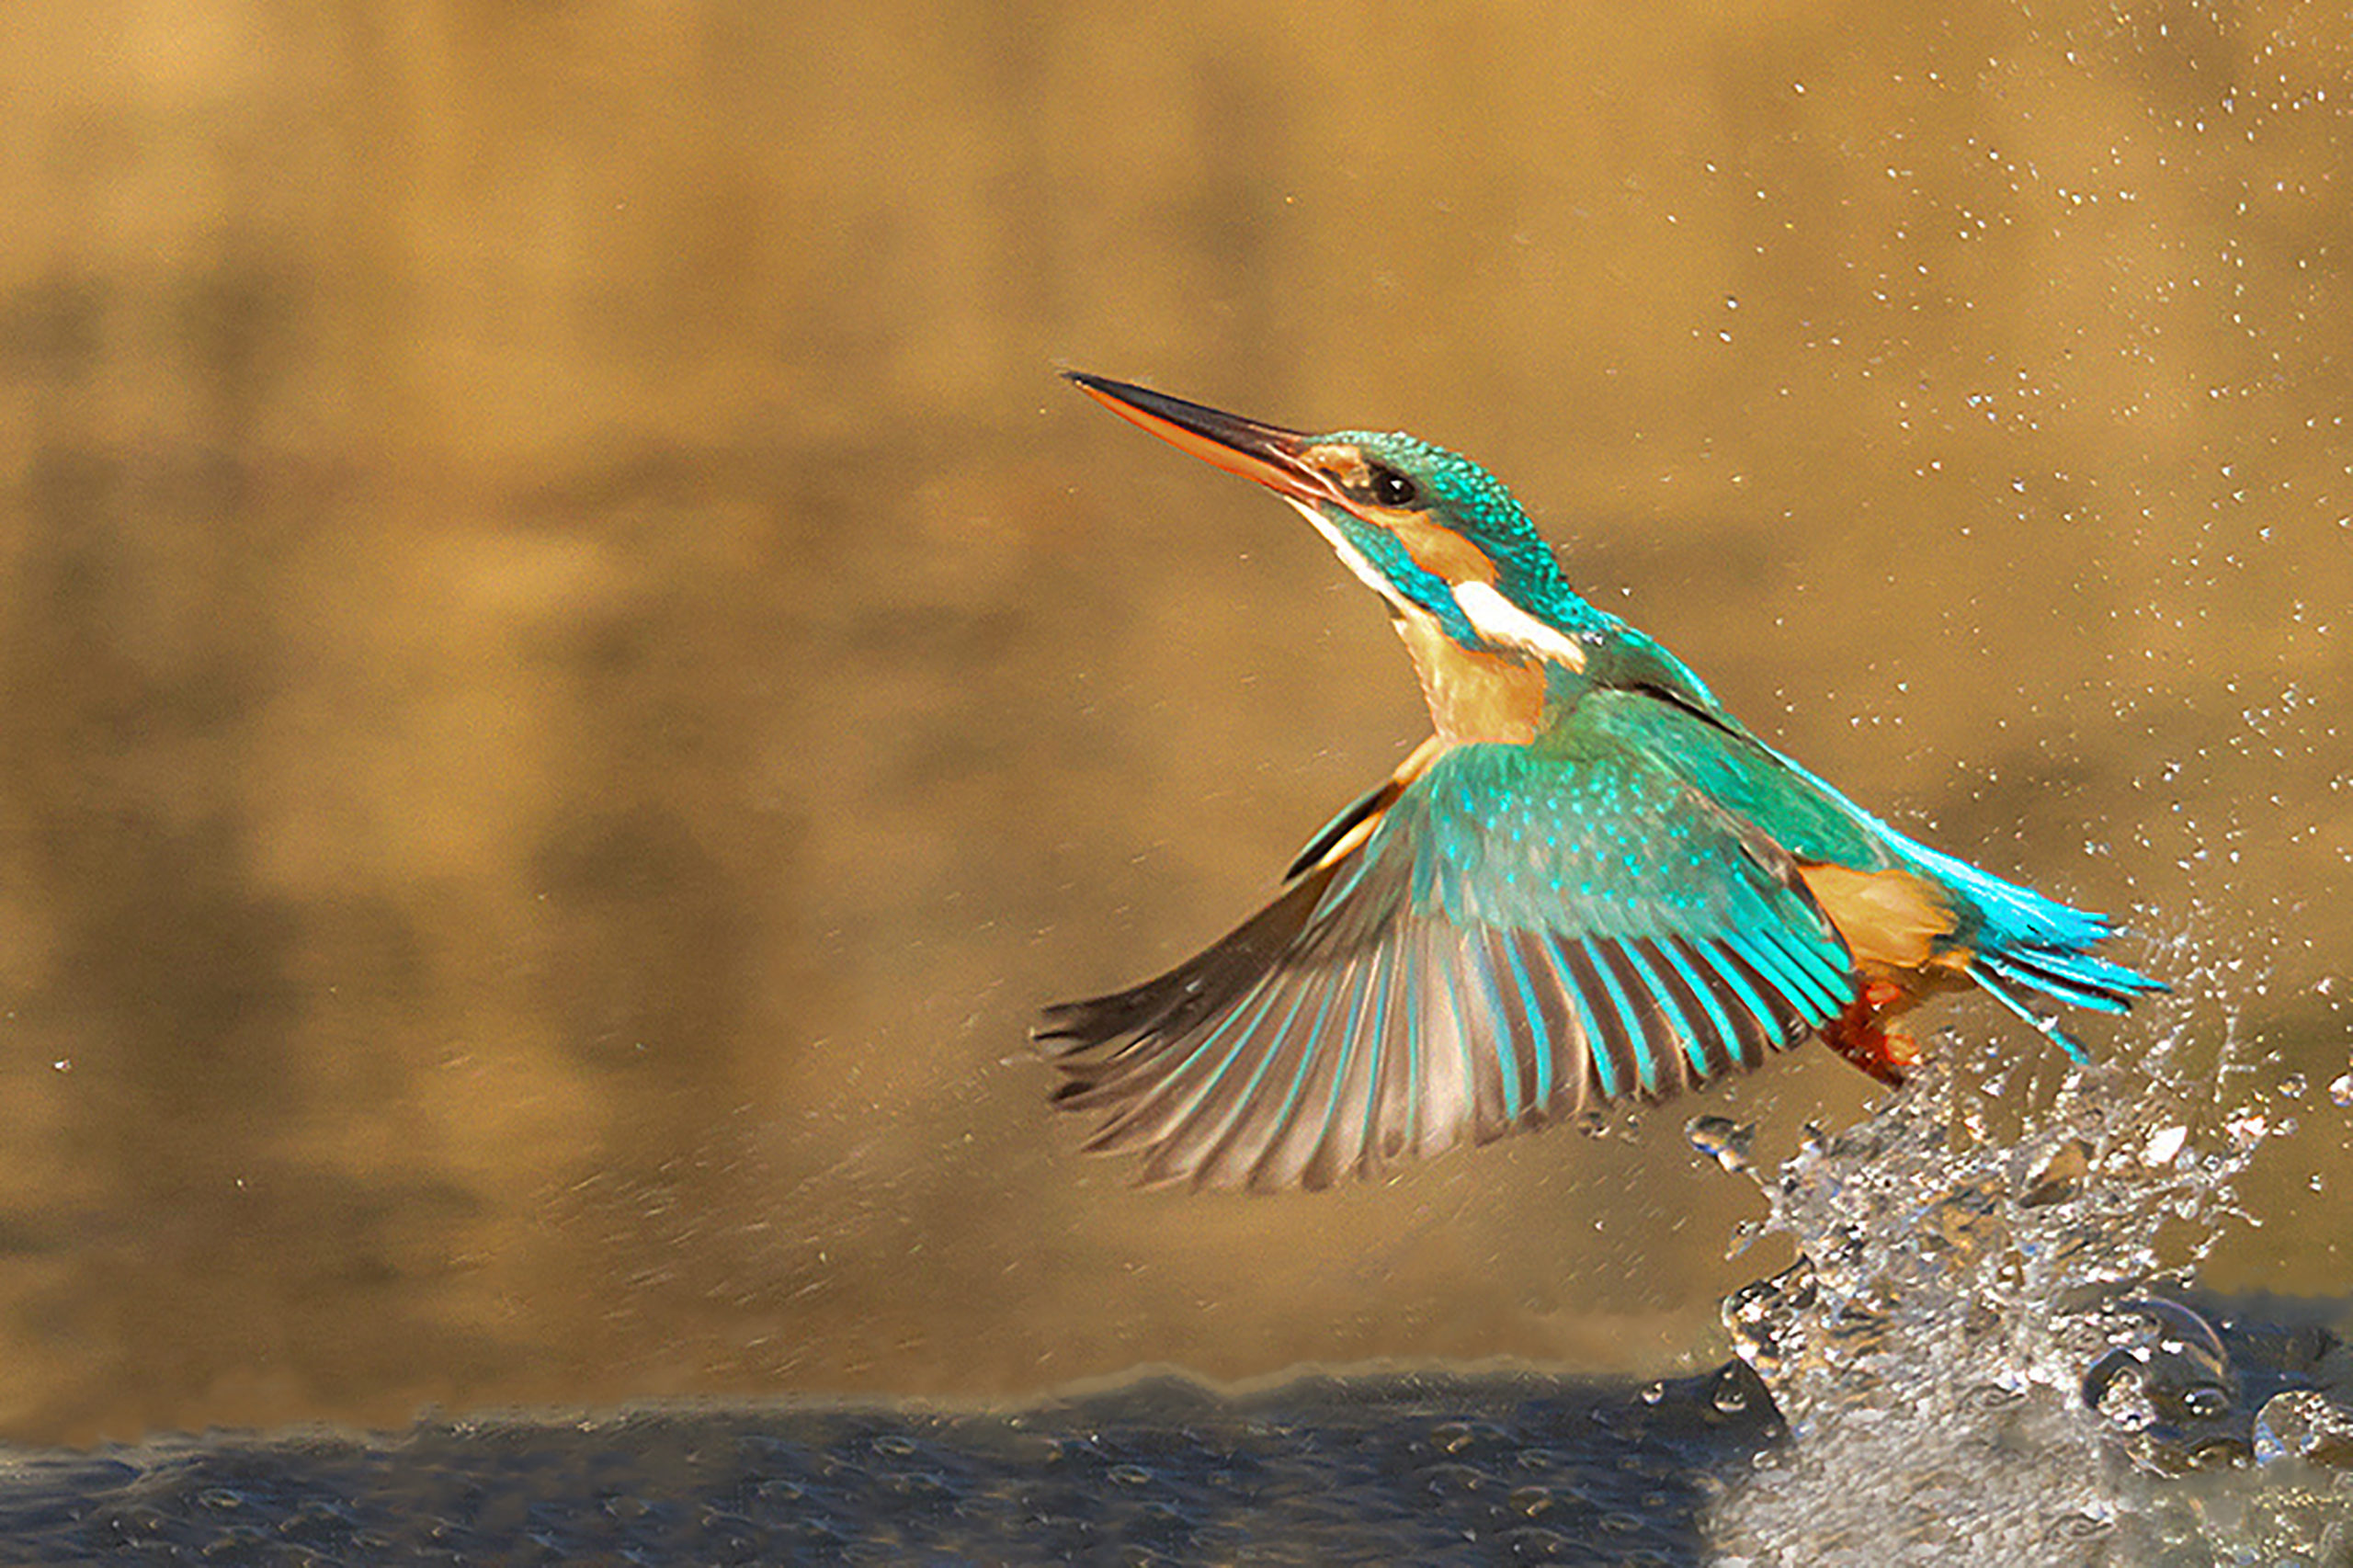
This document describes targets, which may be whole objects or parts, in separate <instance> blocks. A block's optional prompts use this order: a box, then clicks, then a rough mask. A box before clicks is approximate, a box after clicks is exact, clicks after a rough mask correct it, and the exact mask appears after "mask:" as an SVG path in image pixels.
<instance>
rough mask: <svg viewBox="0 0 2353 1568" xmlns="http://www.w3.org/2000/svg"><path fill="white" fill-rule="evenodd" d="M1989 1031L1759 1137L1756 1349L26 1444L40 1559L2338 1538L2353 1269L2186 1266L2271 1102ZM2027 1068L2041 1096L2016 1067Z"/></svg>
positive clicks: (9, 1490) (1723, 1125)
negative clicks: (2009, 1042) (1955, 1062)
mask: <svg viewBox="0 0 2353 1568" xmlns="http://www.w3.org/2000/svg"><path fill="white" fill-rule="evenodd" d="M2004 1071H2005V1070H2004V1069H2002V1068H2001V1067H1999V1066H1998V1065H1995V1062H1994V1061H1993V1059H1992V1058H1990V1057H1989V1058H1987V1059H1985V1060H1984V1061H1983V1062H1979V1063H1978V1064H1977V1067H1976V1069H1975V1070H1972V1068H1971V1067H1970V1066H1969V1065H1968V1064H1967V1063H1964V1064H1963V1066H1962V1067H1961V1069H1959V1070H1957V1071H1954V1072H1951V1073H1946V1072H1943V1071H1935V1072H1931V1073H1929V1074H1926V1075H1924V1076H1923V1077H1922V1078H1921V1080H1920V1081H1918V1082H1917V1083H1915V1085H1913V1086H1911V1087H1909V1088H1907V1089H1906V1090H1904V1092H1903V1093H1901V1094H1898V1095H1895V1096H1891V1097H1890V1098H1889V1099H1888V1100H1887V1101H1886V1102H1885V1103H1883V1104H1882V1105H1881V1107H1880V1108H1878V1110H1877V1111H1876V1112H1875V1113H1873V1114H1872V1115H1871V1116H1870V1117H1869V1118H1868V1119H1866V1120H1865V1121H1863V1122H1862V1123H1861V1124H1859V1125H1858V1126H1857V1127H1854V1128H1852V1129H1849V1130H1847V1131H1843V1132H1839V1133H1836V1134H1833V1133H1827V1132H1816V1133H1814V1134H1813V1135H1812V1136H1811V1137H1810V1138H1809V1139H1808V1140H1807V1142H1806V1144H1805V1146H1804V1147H1803V1148H1802V1149H1801V1150H1800V1152H1799V1153H1797V1154H1796V1155H1794V1156H1793V1157H1792V1158H1790V1160H1788V1161H1787V1162H1785V1163H1783V1164H1782V1165H1779V1167H1778V1168H1774V1169H1771V1170H1755V1169H1751V1168H1749V1166H1748V1165H1747V1162H1746V1158H1745V1153H1744V1151H1745V1147H1746V1143H1747V1139H1746V1136H1745V1130H1743V1129H1740V1128H1738V1127H1735V1126H1733V1124H1731V1123H1728V1122H1724V1121H1722V1120H1720V1119H1707V1118H1698V1117H1695V1118H1694V1119H1693V1122H1692V1124H1691V1125H1692V1136H1693V1141H1694V1142H1695V1143H1697V1144H1699V1146H1701V1147H1702V1148H1704V1149H1706V1150H1708V1151H1709V1152H1710V1153H1713V1154H1715V1155H1716V1157H1717V1158H1718V1159H1719V1160H1720V1161H1721V1162H1722V1163H1723V1164H1724V1165H1725V1166H1726V1168H1727V1171H1728V1173H1729V1174H1728V1175H1727V1176H1726V1179H1728V1180H1754V1181H1756V1183H1757V1184H1758V1186H1759V1188H1760V1190H1761V1191H1762V1192H1763V1194H1764V1197H1765V1199H1766V1201H1767V1205H1768V1218H1767V1220H1766V1221H1764V1228H1766V1229H1769V1230H1775V1231H1779V1232H1783V1233H1788V1234H1789V1235H1790V1236H1791V1237H1792V1238H1793V1239H1794V1240H1795V1242H1796V1243H1797V1244H1798V1247H1799V1250H1800V1254H1801V1256H1800V1261H1799V1262H1798V1264H1796V1265H1795V1266H1794V1267H1791V1268H1790V1269H1788V1270H1786V1271H1784V1272H1783V1273H1782V1274H1780V1275H1778V1276H1776V1277H1774V1278H1770V1279H1765V1280H1759V1281H1757V1282H1756V1283H1755V1284H1753V1285H1751V1286H1749V1287H1748V1288H1746V1289H1745V1290H1742V1291H1740V1292H1738V1293H1736V1294H1735V1295H1734V1296H1733V1298H1731V1299H1730V1300H1729V1301H1727V1302H1726V1303H1725V1322H1726V1326H1727V1329H1728V1330H1729V1332H1730V1334H1731V1336H1732V1339H1733V1344H1734V1346H1735V1348H1736V1349H1737V1351H1738V1352H1739V1358H1738V1359H1736V1360H1734V1361H1733V1362H1731V1363H1729V1364H1728V1365H1727V1366H1725V1367H1724V1368H1722V1369H1719V1370H1717V1371H1715V1372H1712V1373H1710V1374H1707V1375H1705V1376H1701V1377H1697V1378H1689V1379H1684V1380H1679V1381H1669V1382H1661V1383H1652V1384H1649V1385H1641V1384H1635V1383H1629V1382H1621V1381H1594V1380H1586V1379H1576V1378H1565V1377H1561V1376H1556V1375H1551V1374H1547V1373H1545V1372H1542V1371H1539V1370H1534V1369H1419V1370H1388V1371H1382V1372H1377V1373H1359V1374H1351V1375H1333V1376H1309V1377H1303V1378H1301V1379H1298V1380H1295V1381H1288V1382H1284V1383H1281V1384H1279V1385H1275V1386H1269V1387H1266V1388H1261V1389H1256V1390H1247V1391H1237V1390H1219V1389H1212V1388H1208V1387H1204V1386H1202V1385H1199V1384H1197V1383H1194V1382H1191V1381H1186V1380H1185V1379H1183V1378H1181V1377H1178V1376H1174V1375H1165V1374H1162V1375H1147V1376H1142V1377H1140V1378H1138V1379H1137V1380H1135V1381H1131V1382H1129V1383H1127V1384H1125V1385H1123V1386H1120V1387H1117V1388H1113V1389H1108V1390H1102V1391H1097V1392H1088V1393H1084V1394H1076V1395H1073V1396H1071V1397H1067V1398H1064V1399H1061V1400H1058V1401H1054V1402H1051V1403H1044V1404H1040V1405H1038V1406H1035V1407H1031V1408H1025V1409H1015V1410H939V1409H928V1408H915V1407H908V1406H904V1405H888V1404H872V1403H868V1404H857V1405H849V1404H818V1403H806V1402H798V1403H758V1404H725V1405H722V1404H697V1405H691V1406H683V1407H675V1408H664V1409H654V1410H642V1411H632V1412H622V1413H618V1414H612V1415H597V1416H589V1417H584V1418H574V1417H569V1416H565V1415H540V1414H530V1415H517V1416H513V1417H497V1418H482V1419H467V1420H428V1421H426V1422H423V1423H421V1424H419V1425H418V1426H415V1428H413V1429H412V1430H409V1431H406V1432H401V1433H393V1434H382V1435H373V1436H361V1435H354V1434H347V1433H321V1434H278V1435H270V1436H258V1437H257V1436H239V1435H229V1436H223V1435H210V1436H207V1437H193V1438H175V1439H167V1440H160V1441H155V1442H151V1443H147V1444H143V1445H141V1446H137V1447H131V1448H117V1449H102V1450H97V1451H90V1452H37V1451H22V1450H19V1451H16V1452H13V1453H10V1454H8V1455H6V1458H5V1460H0V1542H5V1543H6V1560H7V1561H9V1562H25V1563H62V1562H92V1561H105V1562H267V1563H277V1562H285V1563H317V1564H335V1563H451V1564H455V1563H522V1562H548V1563H557V1562H562V1563H578V1562H644V1563H688V1562H694V1563H704V1562H708V1563H779V1562H813V1563H820V1562H844V1563H901V1562H941V1563H949V1562H955V1563H963V1562H974V1563H981V1562H986V1563H999V1562H1003V1563H1027V1562H1038V1563H1048V1562H1135V1563H1159V1562H1166V1563H1194V1562H1233V1563H1302V1564H1310V1563H1334V1562H1377V1563H1401V1562H1402V1563H1495V1562H1582V1563H1652V1564H1680V1563H1692V1564H1696V1563H1722V1564H1758V1565H1762V1564H1768V1563H1771V1564H1799V1563H1804V1564H1809V1565H1814V1564H1825V1563H1852V1564H1857V1565H1862V1564H1888V1563H1907V1562H1919V1563H1987V1564H1996V1563H1998V1564H2008V1563H2020V1564H2027V1563H2032V1564H2086V1565H2091V1564H2142V1563H2149V1564H2161V1565H2165V1568H2174V1565H2188V1564H2201V1565H2202V1564H2215V1563H2234V1564H2236V1563H2246V1564H2264V1565H2267V1568H2268V1565H2271V1564H2286V1563H2300V1564H2336V1565H2347V1564H2353V1350H2348V1348H2347V1345H2346V1344H2345V1342H2344V1340H2343V1338H2342V1337H2341V1334H2342V1331H2343V1330H2344V1329H2345V1328H2346V1326H2347V1321H2348V1313H2347V1308H2346V1303H2341V1302H2326V1301H2288V1300H2282V1299H2278V1298H2253V1297H2242V1298H2237V1299H2225V1298H2221V1297H2216V1296H2213V1295H2211V1294H2207V1293H2203V1292H2201V1291H2200V1290H2198V1289H2197V1288H2196V1286H2195V1282H2194V1275H2195V1267H2196V1263H2197V1260H2198V1258H2199V1257H2200V1256H2203V1253H2204V1251H2205V1249H2206V1248H2207V1247H2208V1246H2210V1245H2211V1238H2212V1237H2213V1236H2215V1235H2217V1234H2219V1233H2222V1230H2224V1229H2225V1228H2227V1227H2228V1226H2229V1225H2230V1224H2232V1223H2234V1222H2238V1221H2242V1220H2243V1219H2244V1217H2243V1216H2240V1215H2239V1214H2238V1210H2237V1201H2238V1200H2237V1198H2236V1193H2235V1187H2234V1182H2235V1180H2236V1178H2237V1176H2239V1175H2240V1174H2241V1173H2242V1172H2243V1171H2244V1170H2245V1165H2246V1162H2247V1161H2248V1159H2250V1158H2251V1157H2252V1155H2253V1153H2254V1152H2255V1150H2256V1148H2257V1147H2259V1146H2260V1145H2261V1144H2262V1143H2263V1142H2265V1141H2267V1140H2268V1139H2271V1138H2275V1137H2279V1136H2282V1135H2286V1134H2287V1133H2288V1132H2289V1131H2290V1128H2289V1127H2288V1125H2287V1123H2285V1122H2284V1121H2282V1120H2280V1119H2277V1118H2276V1117H2273V1116H2270V1115H2268V1114H2267V1113H2266V1112H2264V1111H2263V1110H2262V1109H2261V1108H2259V1107H2256V1106H2252V1105H2238V1106H2234V1105H2230V1104H2227V1103H2224V1100H2223V1097H2222V1090H2221V1089H2220V1088H2219V1087H2218V1086H2217V1085H2220V1084H2221V1083H2222V1082H2223V1081H2224V1079H2223V1077H2222V1076H2220V1075H2213V1074H2209V1075H2206V1076H2202V1077H2192V1076H2190V1075H2188V1074H2183V1073H2182V1072H2180V1071H2179V1070H2178V1069H2177V1067H2176V1066H2175V1064H2174V1063H2173V1062H2172V1061H2171V1059H2170V1053H2169V1051H2168V1050H2167V1049H2166V1048H2165V1047H2162V1046H2161V1047H2160V1048H2158V1049H2157V1050H2155V1051H2152V1052H2151V1053H2150V1054H2149V1056H2148V1057H2147V1059H2146V1060H2143V1061H2142V1062H2136V1063H2134V1064H2132V1065H2131V1066H2129V1067H2125V1066H2108V1067H2097V1068H2093V1069H2089V1070H2083V1071H2077V1072H2075V1073H2072V1074H2069V1075H2068V1077H2067V1078H2066V1079H2065V1081H2064V1082H2063V1083H2062V1084H2061V1085H2058V1087H2057V1089H2056V1091H2055V1093H2052V1094H2049V1095H2047V1096H2043V1098H2044V1101H2045V1103H2044V1104H2043V1108H2041V1109H2040V1110H2039V1111H2037V1112H2036V1113H2035V1114H2033V1115H2031V1116H2020V1115H2019V1114H2018V1112H2016V1110H2015V1109H2014V1107H2015V1106H2016V1105H2017V1104H2018V1102H2019V1100H2020V1097H2021V1096H2020V1095H2019V1093H2018V1088H2019V1086H2018V1085H2015V1084H2012V1083H2010V1082H2008V1081H2006V1079H2005V1078H2004V1076H2003V1073H2004ZM2026 1097H2027V1098H2028V1099H2029V1100H2031V1099H2032V1098H2033V1096H2026Z"/></svg>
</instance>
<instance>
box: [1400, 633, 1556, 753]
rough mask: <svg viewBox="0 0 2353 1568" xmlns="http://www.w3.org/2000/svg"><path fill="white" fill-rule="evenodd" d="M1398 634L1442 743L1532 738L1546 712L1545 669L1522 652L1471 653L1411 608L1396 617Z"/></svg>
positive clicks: (1517, 741)
mask: <svg viewBox="0 0 2353 1568" xmlns="http://www.w3.org/2000/svg"><path fill="white" fill-rule="evenodd" d="M1397 635H1398V636H1399V637H1401V638H1403V639H1404V643H1405V651H1406V652H1407V653H1410V654H1412V655H1413V658H1414V672H1415V674H1416V675H1418V676H1421V677H1422V698H1423V700H1425V701H1426V702H1427V703H1428V704H1429V707H1430V722H1431V724H1432V725H1433V726H1435V727H1436V729H1437V730H1438V739H1439V741H1440V742H1442V743H1444V744H1448V745H1453V744H1457V743H1459V742H1462V741H1509V742H1511V743H1512V744H1515V745H1526V744H1528V743H1529V741H1532V740H1534V739H1535V738H1536V722H1537V721H1538V720H1539V719H1540V718H1541V717H1542V715H1543V712H1544V671H1543V669H1542V668H1541V667H1540V665H1538V664H1537V663H1536V661H1534V660H1533V659H1530V658H1528V657H1527V656H1526V655H1524V654H1520V653H1472V651H1471V650H1469V649H1467V648H1465V647H1463V646H1462V644H1461V643H1460V642H1456V641H1455V640H1454V639H1453V638H1451V637H1449V636H1448V635H1447V634H1446V633H1445V631H1442V630H1441V629H1440V628H1439V626H1438V622H1437V621H1435V620H1433V619H1430V618H1429V617H1428V616H1427V615H1423V614H1421V613H1419V612H1418V611H1415V610H1404V611H1401V612H1399V614H1398V616H1397Z"/></svg>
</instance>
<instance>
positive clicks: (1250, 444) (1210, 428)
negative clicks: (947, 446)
mask: <svg viewBox="0 0 2353 1568" xmlns="http://www.w3.org/2000/svg"><path fill="white" fill-rule="evenodd" d="M1063 377H1064V378H1065V379H1067V380H1069V381H1073V382H1074V383H1076V385H1077V386H1078V388H1079V390H1080V391H1082V392H1085V393H1086V395H1087V396H1089V397H1091V398H1093V399H1094V400H1095V401H1096V402H1097V403H1101V404H1102V405H1103V406H1104V407H1106V408H1108V409H1109V410H1110V411H1111V412H1112V413H1114V414H1116V415H1119V416H1120V418H1122V419H1124V420H1126V421H1128V422H1129V423H1130V424H1131V425H1135V426H1140V427H1142V428H1143V429H1146V430H1149V431H1151V432H1152V433H1153V434H1154V435H1155V436H1157V437H1160V438H1161V439H1162V440H1164V441H1166V442H1168V443H1169V444H1170V445H1172V446H1176V447H1181V448H1183V449H1185V450H1186V451H1188V452H1190V453H1192V454H1193V455H1194V456H1195V457H1197V458H1201V459H1204V460H1207V461H1210V462H1212V463H1215V464H1216V465H1217V466H1218V467H1220V468H1222V469H1223V470H1225V472H1228V473H1238V474H1240V475H1241V476H1242V477H1243V478H1245V479H1254V480H1256V481H1257V482H1258V483H1260V484H1263V485H1265V486H1266V487H1267V489H1269V490H1272V491H1274V492H1275V493H1276V494H1279V495H1284V496H1288V497H1290V498H1293V499H1296V500H1300V501H1304V502H1311V503H1312V502H1317V501H1336V500H1339V499H1340V496H1339V494H1338V493H1337V491H1336V489H1335V488H1334V486H1333V483H1332V481H1331V480H1330V479H1329V478H1328V477H1326V476H1325V475H1324V472H1322V471H1321V470H1319V469H1316V468H1313V467H1311V466H1310V465H1309V464H1308V463H1307V462H1306V461H1305V460H1303V457H1302V454H1304V453H1305V452H1306V451H1307V449H1308V448H1309V447H1311V446H1313V444H1314V437H1312V436H1307V435H1303V434H1302V433H1301V432H1299V431H1297V430H1286V429H1284V428H1282V427H1281V426H1279V425H1261V424H1259V423H1258V422H1257V421H1256V420H1255V419H1245V418H1243V417H1242V416H1241V415H1238V414H1226V413H1222V412H1221V411H1219V410H1217V409H1214V408H1205V407H1203V406H1202V405H1201V404H1199V403H1187V402H1186V401H1185V400H1184V399H1183V398H1180V397H1170V396H1168V395H1167V394H1166V393H1165V392H1154V391H1152V390H1151V389H1150V388H1147V387H1139V386H1132V385H1131V384H1130V383H1128V382H1126V381H1112V380H1111V379H1110V378H1109V377H1108V376H1090V375H1088V374H1086V372H1085V371H1083V370H1064V371H1063Z"/></svg>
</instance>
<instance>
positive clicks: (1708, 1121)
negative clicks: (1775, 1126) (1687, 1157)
mask: <svg viewBox="0 0 2353 1568" xmlns="http://www.w3.org/2000/svg"><path fill="white" fill-rule="evenodd" d="M1683 1135H1684V1136H1685V1137H1687V1138H1688V1139H1689V1140H1690V1141H1691V1147H1693V1148H1694V1149H1697V1150H1698V1151H1699V1153H1702V1154H1705V1155H1707V1156H1708V1158H1710V1159H1711V1160H1713V1161H1715V1162H1716V1164H1718V1165H1722V1167H1723V1168H1724V1169H1726V1170H1728V1171H1735V1172H1737V1171H1745V1170H1746V1169H1748V1151H1749V1149H1750V1147H1751V1146H1752V1145H1754V1144H1755V1143H1756V1126H1755V1125H1754V1124H1753V1123H1750V1122H1745V1121H1734V1120H1733V1119H1731V1118H1730V1117H1723V1116H1695V1117H1693V1118H1692V1119H1690V1120H1689V1121H1687V1122H1685V1123H1684V1124H1683Z"/></svg>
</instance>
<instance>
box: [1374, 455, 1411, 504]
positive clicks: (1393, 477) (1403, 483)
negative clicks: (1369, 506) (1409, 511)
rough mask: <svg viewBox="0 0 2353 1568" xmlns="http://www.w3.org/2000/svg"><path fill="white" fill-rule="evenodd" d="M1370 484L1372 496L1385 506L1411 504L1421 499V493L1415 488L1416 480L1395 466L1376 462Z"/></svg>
mask: <svg viewBox="0 0 2353 1568" xmlns="http://www.w3.org/2000/svg"><path fill="white" fill-rule="evenodd" d="M1368 484H1369V486H1370V489H1371V491H1372V498H1373V499H1374V500H1376V501H1378V502H1380V503H1381V505H1382V506H1412V505H1413V504H1414V503H1415V501H1418V500H1420V499H1421V493H1420V492H1419V491H1417V490H1415V488H1414V482H1413V481H1412V480H1410V479H1407V478H1406V477H1405V476H1404V474H1402V473H1399V472H1397V471H1396V470H1395V469H1393V468H1382V467H1381V466H1379V465H1378V464H1375V465H1374V467H1373V470H1372V474H1371V477H1370V480H1369V481H1368Z"/></svg>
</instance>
